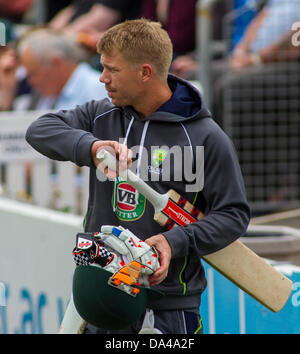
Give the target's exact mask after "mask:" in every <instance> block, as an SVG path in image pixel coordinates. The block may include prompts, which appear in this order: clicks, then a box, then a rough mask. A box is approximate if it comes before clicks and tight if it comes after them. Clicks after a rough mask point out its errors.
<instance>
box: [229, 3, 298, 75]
mask: <svg viewBox="0 0 300 354" xmlns="http://www.w3.org/2000/svg"><path fill="white" fill-rule="evenodd" d="M299 13H300V1H299V0H269V1H268V2H267V4H266V5H265V6H264V8H263V9H262V10H261V11H260V12H259V13H258V15H257V16H256V17H255V18H254V19H253V20H252V21H251V23H250V25H249V26H248V28H247V30H246V32H245V35H244V36H243V38H242V39H241V41H240V42H239V43H238V44H237V46H236V47H235V49H234V51H233V53H232V57H231V60H230V66H231V68H232V69H233V70H243V69H245V68H247V67H250V66H253V65H255V64H258V63H260V62H261V58H260V55H261V53H263V55H267V54H266V53H268V50H272V49H273V45H274V44H275V43H276V42H279V41H280V40H281V38H282V36H283V35H284V34H286V33H287V32H288V31H290V30H291V28H292V25H293V23H294V22H296V21H298V19H299Z"/></svg>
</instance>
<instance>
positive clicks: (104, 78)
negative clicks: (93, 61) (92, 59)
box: [99, 71, 110, 84]
mask: <svg viewBox="0 0 300 354" xmlns="http://www.w3.org/2000/svg"><path fill="white" fill-rule="evenodd" d="M99 81H100V82H102V83H104V84H108V83H109V82H110V79H109V77H108V76H107V75H106V74H105V73H104V71H103V72H102V74H101V75H100V77H99Z"/></svg>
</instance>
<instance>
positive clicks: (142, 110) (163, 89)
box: [134, 82, 173, 119]
mask: <svg viewBox="0 0 300 354" xmlns="http://www.w3.org/2000/svg"><path fill="white" fill-rule="evenodd" d="M172 94H173V92H172V91H171V89H170V87H169V85H168V83H167V82H166V83H165V84H161V83H160V84H159V85H153V86H152V87H151V90H149V91H148V93H146V94H145V95H144V97H143V98H142V100H141V103H140V104H137V105H136V106H135V107H134V109H135V110H136V111H137V112H138V114H139V116H140V118H141V119H143V118H145V117H148V116H149V115H150V114H152V113H154V112H155V111H157V109H158V108H159V107H160V106H162V105H163V104H164V103H165V102H167V101H168V100H169V99H170V98H171V96H172Z"/></svg>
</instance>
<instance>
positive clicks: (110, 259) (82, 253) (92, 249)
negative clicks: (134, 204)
mask: <svg viewBox="0 0 300 354" xmlns="http://www.w3.org/2000/svg"><path fill="white" fill-rule="evenodd" d="M73 257H74V261H75V263H76V265H92V264H93V265H97V266H100V267H101V268H103V269H105V270H107V271H109V272H111V273H113V274H115V273H116V272H118V271H119V270H120V269H121V268H122V267H125V266H126V264H128V263H129V262H132V261H136V262H138V263H140V265H141V271H140V273H139V276H138V279H137V282H138V285H140V286H145V287H149V280H148V278H149V276H150V275H151V274H153V273H154V272H155V270H156V269H158V268H159V266H160V265H159V261H158V256H157V253H156V250H155V249H154V248H153V247H150V246H149V245H148V244H147V243H145V242H144V241H142V240H140V239H139V238H138V237H137V236H135V235H134V234H133V233H132V232H131V231H129V230H127V229H124V228H123V227H121V226H119V227H116V226H111V225H103V226H102V227H101V232H98V233H79V234H77V242H76V247H75V248H74V249H73Z"/></svg>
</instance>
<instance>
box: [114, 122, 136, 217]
mask: <svg viewBox="0 0 300 354" xmlns="http://www.w3.org/2000/svg"><path fill="white" fill-rule="evenodd" d="M133 121H134V117H133V116H132V117H131V120H130V122H129V125H128V128H127V130H126V135H125V139H124V141H123V144H124V145H127V139H128V135H129V132H130V130H131V127H132V124H133ZM114 182H115V183H114V200H115V201H116V200H117V199H116V198H117V177H115V181H114ZM113 211H114V212H115V211H116V203H113Z"/></svg>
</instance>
